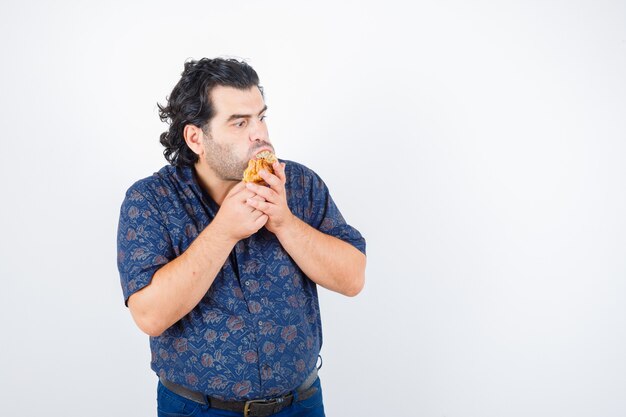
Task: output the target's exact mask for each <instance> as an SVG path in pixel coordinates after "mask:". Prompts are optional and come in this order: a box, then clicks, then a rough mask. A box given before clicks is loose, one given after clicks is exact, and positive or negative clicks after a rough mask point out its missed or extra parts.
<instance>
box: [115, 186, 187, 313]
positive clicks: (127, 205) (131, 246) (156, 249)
mask: <svg viewBox="0 0 626 417" xmlns="http://www.w3.org/2000/svg"><path fill="white" fill-rule="evenodd" d="M174 257H175V256H174V252H173V249H172V242H171V239H170V236H169V232H168V230H167V228H166V227H165V225H164V223H163V218H162V217H161V213H160V212H159V210H158V208H157V202H156V200H152V201H151V200H150V199H149V194H148V193H147V192H146V191H145V190H143V192H140V190H139V189H138V187H137V186H136V184H135V185H134V186H133V187H131V188H130V189H129V190H128V191H127V193H126V197H125V199H124V201H123V202H122V207H121V209H120V220H119V224H118V230H117V266H118V270H119V273H120V281H121V284H122V292H123V294H124V303H125V304H126V305H127V306H128V298H129V297H130V296H131V295H132V294H133V293H135V292H137V291H139V290H140V289H142V288H143V287H145V286H147V285H148V284H150V281H151V280H152V276H153V275H154V273H155V272H156V271H157V270H158V269H159V268H160V267H162V266H163V265H165V264H167V263H168V262H169V261H170V260H172V259H174Z"/></svg>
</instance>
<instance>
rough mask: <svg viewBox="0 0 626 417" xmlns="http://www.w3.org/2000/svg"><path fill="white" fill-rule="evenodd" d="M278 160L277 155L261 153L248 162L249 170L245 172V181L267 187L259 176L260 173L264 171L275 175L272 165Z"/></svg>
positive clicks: (266, 152)
mask: <svg viewBox="0 0 626 417" xmlns="http://www.w3.org/2000/svg"><path fill="white" fill-rule="evenodd" d="M277 160H278V159H276V155H274V154H273V153H272V152H270V151H263V152H259V153H258V154H257V155H256V156H255V157H254V158H252V159H251V160H250V161H248V168H246V170H245V171H244V172H243V181H244V182H254V183H257V184H262V185H267V184H266V183H265V181H263V178H261V176H260V175H259V171H260V170H262V169H264V170H266V171H267V172H269V173H271V174H273V173H274V168H272V164H273V163H274V162H276V161H277Z"/></svg>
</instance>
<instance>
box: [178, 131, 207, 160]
mask: <svg viewBox="0 0 626 417" xmlns="http://www.w3.org/2000/svg"><path fill="white" fill-rule="evenodd" d="M183 136H184V137H185V142H186V143H187V146H189V148H190V149H191V150H192V151H193V152H194V153H195V154H197V155H198V156H200V155H202V154H203V153H204V146H202V141H203V132H202V129H200V128H199V127H198V126H194V125H192V124H188V125H185V128H184V129H183Z"/></svg>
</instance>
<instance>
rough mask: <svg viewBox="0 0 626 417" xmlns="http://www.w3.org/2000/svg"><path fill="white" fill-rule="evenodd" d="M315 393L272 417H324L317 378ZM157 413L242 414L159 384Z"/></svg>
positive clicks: (180, 416) (185, 416)
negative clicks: (198, 400)
mask: <svg viewBox="0 0 626 417" xmlns="http://www.w3.org/2000/svg"><path fill="white" fill-rule="evenodd" d="M313 386H314V387H317V392H316V393H315V394H313V395H312V396H311V397H310V398H307V399H306V400H304V401H297V400H296V401H294V403H293V404H291V405H290V406H289V407H287V408H285V409H283V410H281V411H280V412H279V413H276V414H273V415H272V417H324V416H325V414H324V404H323V401H322V386H321V384H320V379H319V378H317V379H316V380H315V382H314V383H313ZM157 412H158V417H190V416H193V417H241V416H243V413H235V412H233V411H226V410H218V409H217V408H211V407H210V406H208V405H202V404H199V403H197V402H195V401H191V400H188V399H187V398H185V397H181V396H180V395H178V394H176V393H174V392H172V391H170V390H168V389H167V388H165V386H163V384H161V382H160V381H159V385H158V387H157Z"/></svg>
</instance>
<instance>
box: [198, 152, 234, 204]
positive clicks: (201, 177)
mask: <svg viewBox="0 0 626 417" xmlns="http://www.w3.org/2000/svg"><path fill="white" fill-rule="evenodd" d="M194 169H195V171H196V175H197V176H198V182H199V183H200V186H201V187H202V188H204V189H205V190H206V192H207V193H209V196H211V198H212V199H213V201H215V202H216V203H217V205H218V206H221V205H222V203H223V202H224V198H226V195H227V194H228V192H229V191H230V190H231V189H232V188H233V187H234V186H235V185H237V181H225V180H223V179H221V178H219V177H218V176H217V175H216V174H215V172H213V170H212V169H211V168H209V167H208V165H207V164H203V163H201V162H200V161H198V162H196V164H195V165H194Z"/></svg>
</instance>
